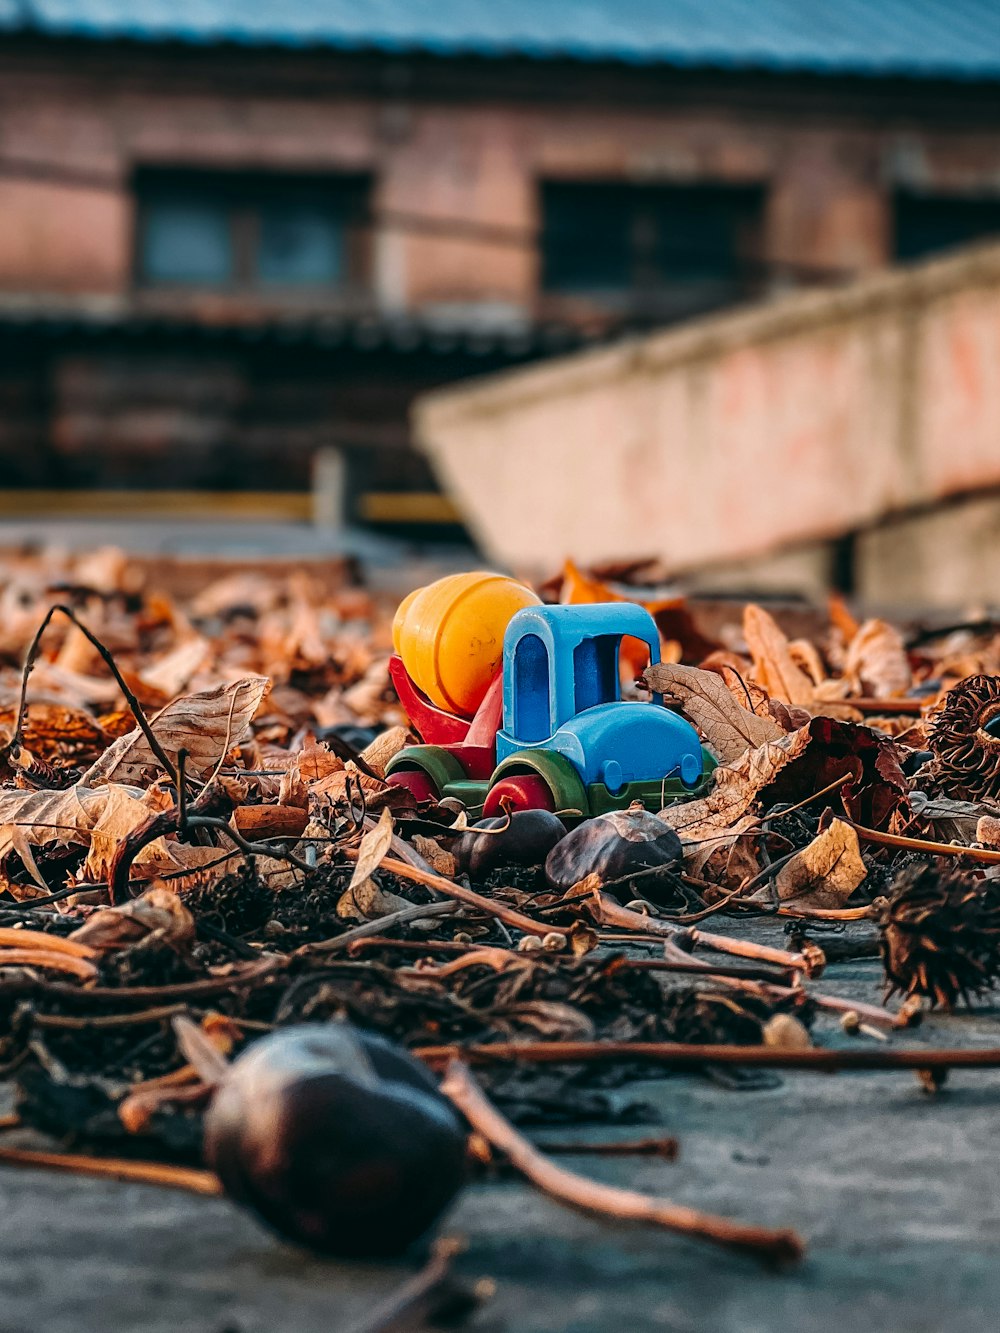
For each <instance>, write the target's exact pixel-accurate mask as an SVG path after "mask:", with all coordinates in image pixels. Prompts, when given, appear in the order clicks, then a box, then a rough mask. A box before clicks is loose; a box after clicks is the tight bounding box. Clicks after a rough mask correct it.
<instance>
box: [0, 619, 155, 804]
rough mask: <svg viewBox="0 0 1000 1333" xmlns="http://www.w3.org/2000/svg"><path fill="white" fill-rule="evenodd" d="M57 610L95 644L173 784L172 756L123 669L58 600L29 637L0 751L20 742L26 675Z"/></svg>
mask: <svg viewBox="0 0 1000 1333" xmlns="http://www.w3.org/2000/svg"><path fill="white" fill-rule="evenodd" d="M57 611H58V612H60V614H62V615H64V616H66V618H67V619H68V620H70V621H71V622H72V623H73V624H74V625H75V626H76V627H77V629H78V630H79V631H80V633H81V634H82V635H83V637H84V638H85V639H86V640H87V642H88V643H89V644H90V645H91V646H92V647H93V648H95V649H96V650H97V652H98V653H99V654H100V657H101V660H102V661H103V663H104V665H105V666H106V667H107V668H108V670H109V671H110V672H111V674H112V676H114V678H115V683H116V684H117V686H118V688H119V689H120V690H121V692H122V694H123V695H124V696H125V702H126V703H127V704H128V706H129V710H130V712H131V714H132V716H133V717H134V718H135V720H136V725H137V726H138V728H139V730H140V731H141V732H142V734H143V735H144V736H145V738H146V743H147V745H148V746H149V748H150V749H151V750H152V752H153V754H154V755H155V756H156V758H157V759H158V760H159V761H160V766H161V767H162V769H163V771H164V772H165V773H166V774H167V775H168V777H170V778H172V779H173V781H174V784H175V785H176V783H177V769H176V767H175V765H174V763H173V760H172V759H171V758H170V756H169V755H168V754H167V752H166V750H165V749H164V748H163V746H162V745H161V744H160V742H159V740H158V739H157V736H156V733H155V732H154V731H153V728H152V727H151V726H150V725H149V720H148V719H147V717H146V714H145V713H144V712H143V710H142V704H140V702H139V700H138V699H137V698H136V696H135V694H134V693H133V692H132V690H131V689H129V686H128V682H127V681H126V680H125V677H124V676H123V675H122V673H121V672H120V671H119V670H118V664H117V663H116V662H115V659H114V658H113V657H112V655H111V651H110V649H108V648H105V646H104V644H103V643H102V642H101V641H100V639H99V638H98V637H97V635H96V634H94V633H93V631H92V630H89V629H88V628H87V626H86V625H85V624H84V623H83V621H82V620H80V619H79V617H78V616H77V614H76V612H75V611H74V610H73V609H72V607H69V606H63V605H62V604H61V603H56V605H55V606H50V607H49V609H48V611H46V613H45V616H44V618H43V619H42V623H41V624H40V625H39V626H38V629H37V630H36V631H35V637H34V638H33V639H32V640H31V643H30V645H29V647H28V652H27V655H26V657H25V659H24V668H23V670H22V672H21V700H20V703H19V704H18V709H17V723H16V725H15V727H14V734H13V736H12V737H11V738H10V740H9V742H8V743H7V745H6V746H4V748H3V750H2V751H0V754H3V756H4V757H6V756H7V755H10V754H13V752H14V751H15V750H16V749H19V748H20V746H21V743H22V736H23V732H24V719H25V715H26V714H27V711H28V677H29V676H30V675H31V670H32V667H33V666H34V665H35V661H36V659H37V657H38V652H39V649H40V648H41V645H42V635H43V634H44V633H45V631H46V630H47V629H48V627H49V624H50V623H51V621H52V617H53V616H54V615H55V613H56V612H57Z"/></svg>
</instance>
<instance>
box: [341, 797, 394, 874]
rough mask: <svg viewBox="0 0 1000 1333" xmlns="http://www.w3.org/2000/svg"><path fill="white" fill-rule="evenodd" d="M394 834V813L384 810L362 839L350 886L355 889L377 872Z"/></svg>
mask: <svg viewBox="0 0 1000 1333" xmlns="http://www.w3.org/2000/svg"><path fill="white" fill-rule="evenodd" d="M392 834H393V827H392V815H391V814H390V813H389V811H388V810H383V811H382V813H381V815H380V816H379V820H378V823H377V824H376V825H375V827H374V828H372V829H369V830H368V832H367V833H366V834H365V836H364V837H363V838H362V839H361V846H360V847H359V848H358V859H357V862H356V864H355V866H354V874H353V875H352V876H351V882H350V884H349V885H348V888H350V889H353V888H354V887H355V885H357V884H360V883H361V882H362V880H366V879H368V878H369V876H370V875H373V874H374V873H375V871H376V870H377V869H378V868H379V866H380V865H381V864H382V862H383V860H384V859H385V857H386V854H387V853H388V851H389V848H390V847H391V846H392Z"/></svg>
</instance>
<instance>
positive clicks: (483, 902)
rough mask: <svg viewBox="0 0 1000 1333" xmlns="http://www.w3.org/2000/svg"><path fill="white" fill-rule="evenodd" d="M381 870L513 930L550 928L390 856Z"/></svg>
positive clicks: (536, 931) (536, 932)
mask: <svg viewBox="0 0 1000 1333" xmlns="http://www.w3.org/2000/svg"><path fill="white" fill-rule="evenodd" d="M344 855H345V856H346V857H347V859H348V860H349V861H356V860H357V859H358V854H357V852H356V851H352V850H346V851H345V852H344ZM379 869H380V870H391V871H392V873H393V874H394V875H398V876H399V877H400V879H410V880H412V881H413V882H414V884H423V885H424V887H425V888H428V889H437V890H438V892H439V893H443V894H444V895H445V896H446V897H448V898H454V899H455V901H456V902H460V903H465V904H466V905H467V906H468V907H476V908H478V909H479V911H480V912H485V914H486V915H487V916H492V917H496V919H497V920H498V921H502V922H503V923H504V925H507V926H512V927H513V928H514V929H515V930H523V931H525V932H526V933H527V934H529V935H541V936H545V935H548V934H549V932H550V931H551V929H552V927H551V926H549V925H546V924H545V922H544V921H535V920H533V918H532V917H530V916H525V915H524V913H523V912H515V911H514V909H513V908H512V907H504V906H503V905H502V904H501V903H495V902H493V901H492V900H491V899H489V898H484V897H483V896H482V894H480V893H474V892H473V890H472V889H465V888H463V887H462V885H461V884H453V883H452V882H451V880H450V879H445V878H444V876H443V875H435V874H432V873H431V872H430V871H428V870H418V869H417V867H416V866H410V865H407V864H406V862H405V861H397V860H396V858H395V857H393V856H387V857H385V858H384V859H383V860H382V862H381V863H380V865H379Z"/></svg>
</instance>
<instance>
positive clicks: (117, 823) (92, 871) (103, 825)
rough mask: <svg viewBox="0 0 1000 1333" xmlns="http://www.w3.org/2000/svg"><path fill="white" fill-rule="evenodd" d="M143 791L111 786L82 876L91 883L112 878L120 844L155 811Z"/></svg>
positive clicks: (93, 831)
mask: <svg viewBox="0 0 1000 1333" xmlns="http://www.w3.org/2000/svg"><path fill="white" fill-rule="evenodd" d="M142 795H143V794H142V793H140V792H138V791H137V790H136V789H135V788H134V787H122V786H118V785H115V786H113V787H110V788H108V789H107V800H106V802H105V805H104V809H103V810H102V811H101V814H100V817H99V819H98V820H97V822H96V823H95V824H94V827H93V828H92V829H91V831H90V851H89V852H88V853H87V859H86V861H85V862H84V863H83V870H82V875H81V878H83V879H85V880H88V881H90V882H91V883H100V882H103V881H104V880H106V879H107V878H108V874H109V871H110V868H111V862H112V861H113V860H114V856H115V852H116V851H117V850H118V847H119V844H120V843H122V842H123V841H124V839H125V838H127V837H128V835H129V834H130V833H134V832H135V830H136V829H137V828H138V827H139V826H140V824H145V822H146V820H147V819H149V817H150V815H152V814H153V813H154V811H153V810H152V809H151V808H150V806H149V805H148V804H146V802H145V801H144V800H143V799H142ZM144 850H148V849H144Z"/></svg>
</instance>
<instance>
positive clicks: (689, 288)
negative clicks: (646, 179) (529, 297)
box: [541, 183, 764, 319]
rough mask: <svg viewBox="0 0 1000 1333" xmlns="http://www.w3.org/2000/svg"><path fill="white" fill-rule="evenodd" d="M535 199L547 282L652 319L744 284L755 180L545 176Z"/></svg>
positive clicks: (748, 284)
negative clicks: (655, 181)
mask: <svg viewBox="0 0 1000 1333" xmlns="http://www.w3.org/2000/svg"><path fill="white" fill-rule="evenodd" d="M541 202H542V220H543V226H542V284H543V287H544V289H545V290H546V291H547V292H552V293H558V294H560V295H563V296H576V297H585V298H589V299H590V300H592V301H593V302H595V303H598V304H601V305H603V306H606V307H613V308H617V309H619V310H621V311H622V312H623V313H626V314H630V315H635V316H638V317H639V318H641V317H642V316H644V315H649V316H651V317H654V318H661V319H662V318H673V317H676V318H681V317H683V316H685V315H689V314H694V313H697V312H699V311H703V310H710V309H712V308H715V307H720V306H724V305H727V304H730V303H731V302H733V301H736V300H740V299H743V298H744V297H747V296H749V295H751V294H752V293H753V291H754V282H755V278H756V277H757V274H758V266H757V265H756V263H755V260H756V258H757V256H758V255H759V252H760V235H761V223H762V216H763V204H764V192H763V190H762V189H759V188H757V187H743V186H728V185H697V186H681V185H677V186H660V185H656V186H653V185H648V186H647V185H623V184H611V183H606V184H576V183H573V184H554V183H549V184H545V185H543V186H542V200H541Z"/></svg>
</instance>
